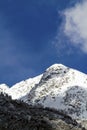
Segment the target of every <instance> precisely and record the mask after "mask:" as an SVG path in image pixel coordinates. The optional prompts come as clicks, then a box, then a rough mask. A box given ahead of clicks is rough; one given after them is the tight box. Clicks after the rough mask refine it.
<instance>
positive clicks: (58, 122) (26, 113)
mask: <svg viewBox="0 0 87 130" xmlns="http://www.w3.org/2000/svg"><path fill="white" fill-rule="evenodd" d="M71 129H72V130H85V129H84V128H82V127H81V125H80V124H78V123H77V122H76V121H75V120H73V119H72V118H71V117H69V116H67V115H66V114H64V113H63V112H59V111H56V110H53V109H49V108H42V107H41V106H30V105H28V104H26V103H24V102H22V101H18V100H12V99H11V97H10V96H8V95H6V94H4V95H3V94H0V130H71Z"/></svg>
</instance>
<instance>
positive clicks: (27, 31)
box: [0, 0, 87, 86]
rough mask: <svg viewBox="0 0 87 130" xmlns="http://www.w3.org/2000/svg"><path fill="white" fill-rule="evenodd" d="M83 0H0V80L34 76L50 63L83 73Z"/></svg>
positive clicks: (86, 45) (86, 5)
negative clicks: (60, 64)
mask: <svg viewBox="0 0 87 130" xmlns="http://www.w3.org/2000/svg"><path fill="white" fill-rule="evenodd" d="M86 12H87V1H86V0H72V1H70V0H32V1H31V0H25V1H24V0H3V1H0V83H6V84H8V85H9V86H11V85H13V84H15V83H17V82H19V81H21V80H24V79H27V78H29V77H33V76H36V75H38V74H41V73H43V72H44V70H45V69H46V68H47V67H49V66H50V65H52V64H54V63H62V64H64V65H67V66H69V67H72V68H75V69H78V70H80V71H82V72H85V73H87V61H86V57H87V18H86V17H87V14H86Z"/></svg>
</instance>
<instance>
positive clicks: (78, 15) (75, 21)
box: [54, 0, 87, 55]
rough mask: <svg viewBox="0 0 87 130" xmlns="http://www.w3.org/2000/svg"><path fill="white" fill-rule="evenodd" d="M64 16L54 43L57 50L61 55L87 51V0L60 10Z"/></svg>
mask: <svg viewBox="0 0 87 130" xmlns="http://www.w3.org/2000/svg"><path fill="white" fill-rule="evenodd" d="M59 15H60V17H61V18H62V23H61V25H60V27H59V26H58V32H57V35H56V38H55V39H56V40H55V41H54V44H55V46H56V48H57V52H58V53H59V55H61V52H63V55H64V54H68V55H70V54H73V52H74V51H75V50H77V53H79V52H84V53H85V54H86V53H87V0H83V1H80V2H78V3H76V4H75V5H74V6H73V7H68V8H67V9H65V10H63V11H62V12H59Z"/></svg>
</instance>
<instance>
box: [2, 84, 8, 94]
mask: <svg viewBox="0 0 87 130" xmlns="http://www.w3.org/2000/svg"><path fill="white" fill-rule="evenodd" d="M8 89H9V87H8V86H7V85H6V84H0V92H3V93H4V92H7V91H8Z"/></svg>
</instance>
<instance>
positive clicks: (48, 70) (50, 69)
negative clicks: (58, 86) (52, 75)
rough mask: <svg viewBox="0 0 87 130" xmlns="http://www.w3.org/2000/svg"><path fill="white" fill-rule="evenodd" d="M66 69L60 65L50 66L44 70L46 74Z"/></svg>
mask: <svg viewBox="0 0 87 130" xmlns="http://www.w3.org/2000/svg"><path fill="white" fill-rule="evenodd" d="M66 69H67V67H66V66H64V65H62V64H53V65H52V66H50V67H49V68H47V69H46V72H56V71H57V72H58V71H59V72H63V71H65V70H66Z"/></svg>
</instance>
